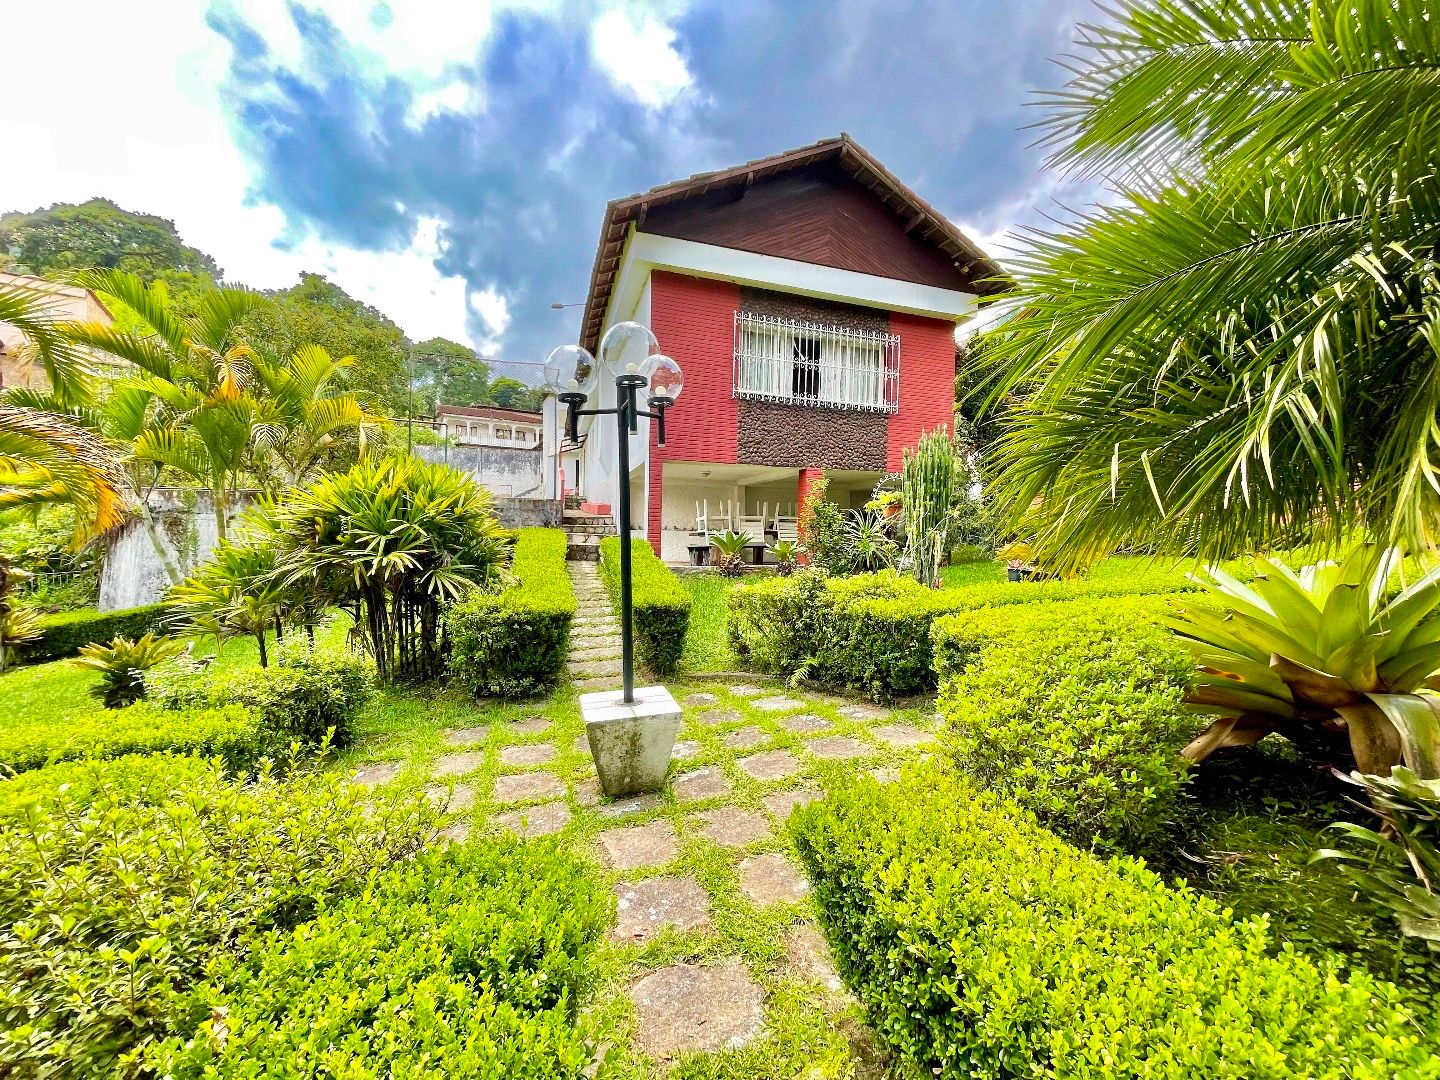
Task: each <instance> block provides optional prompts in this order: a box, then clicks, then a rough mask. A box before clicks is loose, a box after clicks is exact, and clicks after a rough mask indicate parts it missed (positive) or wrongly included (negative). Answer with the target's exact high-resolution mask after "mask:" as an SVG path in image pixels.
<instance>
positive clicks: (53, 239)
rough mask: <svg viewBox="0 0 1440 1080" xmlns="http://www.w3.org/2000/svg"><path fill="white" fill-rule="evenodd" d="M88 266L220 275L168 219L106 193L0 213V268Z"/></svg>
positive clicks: (38, 270)
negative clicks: (80, 200) (81, 200)
mask: <svg viewBox="0 0 1440 1080" xmlns="http://www.w3.org/2000/svg"><path fill="white" fill-rule="evenodd" d="M91 268H100V269H106V270H125V271H128V272H130V273H133V274H137V275H138V276H139V277H140V278H141V279H142V280H143V281H144V282H145V283H146V284H147V285H148V284H149V283H150V282H151V281H153V280H154V279H155V277H156V276H157V275H160V274H162V273H163V272H165V271H178V272H180V273H183V274H192V275H198V276H201V277H203V278H206V279H208V280H211V281H213V280H214V279H217V278H219V277H220V268H219V267H218V266H216V265H215V260H214V259H212V258H211V257H210V256H209V255H207V254H205V253H204V252H203V251H200V250H199V249H198V248H193V247H191V246H190V245H188V244H186V243H185V242H184V241H183V240H181V239H180V234H179V232H178V231H177V230H176V228H175V223H174V222H173V221H170V220H169V219H167V218H162V217H156V216H155V215H153V214H139V213H135V212H134V211H131V210H123V209H121V208H120V207H119V206H117V205H116V204H115V203H113V202H111V201H110V200H109V199H91V200H90V201H89V202H84V203H79V204H78V205H77V204H74V203H55V204H54V205H53V206H50V207H47V208H45V209H43V210H35V211H33V212H31V213H28V214H24V213H19V212H13V213H9V214H3V215H0V269H3V270H10V271H12V272H14V273H23V274H36V275H39V276H41V277H51V276H55V275H57V274H60V273H62V272H64V271H68V270H85V269H91Z"/></svg>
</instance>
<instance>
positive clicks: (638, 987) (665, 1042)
mask: <svg viewBox="0 0 1440 1080" xmlns="http://www.w3.org/2000/svg"><path fill="white" fill-rule="evenodd" d="M627 993H628V995H629V997H630V1001H631V1002H632V1003H633V1005H634V1006H635V1042H636V1045H637V1046H638V1047H639V1048H640V1049H641V1050H643V1051H644V1052H645V1053H647V1054H650V1055H651V1056H653V1057H657V1058H660V1059H661V1060H668V1059H670V1058H672V1057H674V1056H675V1055H676V1054H679V1053H683V1052H685V1051H706V1052H714V1051H717V1050H738V1049H740V1048H741V1047H742V1046H745V1045H747V1044H748V1043H750V1042H752V1041H753V1040H754V1039H755V1038H756V1037H757V1036H758V1035H759V1034H760V1032H761V1031H762V1029H763V1028H764V1024H765V994H764V991H762V990H761V989H760V987H759V986H757V985H756V984H755V983H754V981H752V980H751V978H750V975H749V972H747V971H746V970H745V967H744V965H743V964H739V963H730V964H726V965H724V966H723V967H700V966H698V965H695V964H672V965H671V966H669V967H663V968H660V969H659V970H657V971H652V972H651V973H650V974H648V975H646V976H644V977H643V978H641V979H637V980H636V981H635V982H634V983H631V984H630V986H629V988H628V990H627Z"/></svg>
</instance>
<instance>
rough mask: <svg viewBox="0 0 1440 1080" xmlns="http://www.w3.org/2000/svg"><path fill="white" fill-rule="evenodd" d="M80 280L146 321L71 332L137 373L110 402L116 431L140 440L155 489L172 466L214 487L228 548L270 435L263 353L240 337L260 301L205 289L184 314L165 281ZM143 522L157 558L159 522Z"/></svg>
mask: <svg viewBox="0 0 1440 1080" xmlns="http://www.w3.org/2000/svg"><path fill="white" fill-rule="evenodd" d="M76 280H77V281H78V282H79V283H80V284H81V285H84V286H85V287H86V288H89V289H93V290H95V291H96V292H99V293H104V294H105V295H107V296H111V297H114V298H115V299H117V300H119V301H120V302H121V303H123V304H124V305H125V306H126V307H127V308H128V309H129V310H130V311H131V312H133V313H134V315H135V316H136V318H137V319H138V320H139V322H140V324H141V329H140V330H139V331H135V330H126V329H123V328H121V327H120V326H105V325H102V324H99V323H77V324H73V325H71V326H69V327H67V329H66V337H67V338H68V339H69V340H70V341H71V342H72V343H74V344H77V345H82V346H85V347H88V348H92V349H97V350H100V351H102V352H105V353H108V354H109V355H111V356H113V357H116V358H117V359H119V360H123V361H128V362H129V363H130V364H133V365H134V366H135V368H136V369H138V370H137V372H136V374H135V375H134V377H132V378H130V379H128V380H127V381H126V382H124V383H123V384H122V385H121V386H120V387H118V388H117V389H116V390H115V392H114V393H113V394H112V395H111V399H110V402H109V407H108V410H107V412H108V416H109V418H110V424H111V430H112V432H113V433H114V434H115V435H117V436H118V437H120V438H123V439H126V440H127V441H130V442H131V443H132V451H131V453H132V457H133V459H134V460H136V461H138V462H143V463H148V464H149V465H150V466H151V467H152V469H153V472H152V477H151V480H152V483H153V482H155V481H157V480H158V479H159V476H160V474H161V471H162V470H163V469H165V468H170V469H174V470H176V471H178V472H180V473H182V474H183V475H185V476H187V477H189V478H190V479H192V480H194V481H196V482H197V483H199V484H201V485H203V486H204V487H205V488H207V489H208V490H209V492H210V495H211V498H212V500H213V503H214V513H215V528H216V532H217V534H218V536H219V538H220V539H221V540H222V541H223V540H224V539H225V538H226V535H227V531H228V523H229V518H230V504H231V501H232V499H233V496H234V493H235V490H236V488H237V487H238V486H239V477H240V474H241V472H242V470H243V469H244V468H245V466H246V463H247V460H248V455H249V452H250V449H251V446H252V445H253V443H254V441H255V440H256V438H257V437H261V436H263V435H264V434H265V427H264V420H263V416H262V410H261V408H260V406H259V403H258V401H257V399H256V397H255V396H254V395H253V394H252V393H251V392H250V390H251V386H252V382H253V361H254V358H255V353H254V350H252V349H251V347H250V346H249V345H248V344H246V343H245V342H244V341H243V340H242V339H241V338H240V336H239V333H238V331H239V326H240V323H241V321H242V320H243V319H244V318H245V316H246V315H248V314H249V313H250V312H251V311H252V310H253V309H254V308H255V307H256V305H257V304H259V303H261V302H262V298H261V297H260V296H259V295H258V294H257V293H253V292H250V291H249V290H246V289H231V288H216V289H207V290H205V291H204V292H203V293H202V294H201V295H200V296H199V297H198V299H197V300H196V302H195V307H196V314H195V315H192V316H185V315H182V314H180V313H179V312H178V311H177V310H176V308H175V306H174V305H173V304H172V303H171V301H170V298H169V295H168V293H167V292H166V290H165V287H164V285H163V283H160V282H156V283H155V284H154V285H151V286H149V287H146V285H145V283H144V282H143V281H141V279H140V278H139V277H137V276H136V275H134V274H127V273H124V272H121V271H118V270H87V271H84V272H82V273H80V274H79V275H77V277H76ZM142 515H143V516H144V517H145V519H146V525H147V528H148V529H149V530H150V532H151V539H152V542H154V543H155V544H156V547H157V551H159V550H160V546H159V544H158V536H157V534H156V532H155V524H154V522H153V521H152V520H150V518H149V516H148V514H146V513H144V511H143V510H142ZM166 569H167V572H169V573H170V576H171V580H172V581H173V582H175V583H178V582H179V580H180V577H179V574H178V571H177V570H176V568H175V567H174V565H173V560H168V559H167V567H166Z"/></svg>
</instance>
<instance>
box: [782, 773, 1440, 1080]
mask: <svg viewBox="0 0 1440 1080" xmlns="http://www.w3.org/2000/svg"><path fill="white" fill-rule="evenodd" d="M790 827H791V829H792V830H793V832H794V834H795V836H796V838H797V840H798V843H799V850H800V855H801V859H802V861H803V862H804V865H805V869H806V871H807V873H808V874H809V876H810V879H811V881H812V882H813V883H814V887H815V896H816V899H817V900H818V902H819V904H820V907H821V919H822V923H823V925H824V928H825V931H826V937H827V938H828V939H829V940H830V943H831V945H832V946H833V948H834V949H835V954H836V960H837V963H838V966H839V968H840V971H841V973H842V975H843V976H844V977H845V980H846V981H847V982H848V983H849V985H850V986H851V988H852V989H854V990H855V991H856V993H857V994H858V996H859V997H860V1000H861V1001H862V1003H863V1004H864V1005H865V1008H866V1010H867V1012H868V1013H869V1015H870V1018H871V1021H872V1023H873V1025H874V1028H875V1030H876V1033H877V1034H878V1035H879V1037H880V1039H881V1040H882V1041H883V1042H884V1043H885V1044H886V1045H888V1046H889V1047H890V1049H891V1050H892V1051H893V1052H894V1054H895V1056H896V1058H897V1059H898V1063H899V1064H900V1066H901V1075H906V1076H916V1077H919V1076H925V1077H935V1076H939V1077H954V1078H960V1077H965V1078H972V1077H975V1078H995V1080H998V1078H1002V1077H1003V1078H1011V1077H1021V1076H1028V1077H1041V1076H1043V1077H1051V1078H1055V1080H1068V1078H1072V1077H1075V1078H1079V1077H1085V1078H1094V1077H1106V1078H1112V1077H1146V1078H1175V1080H1181V1078H1183V1080H1194V1078H1196V1077H1206V1078H1207V1080H1216V1078H1223V1080H1240V1078H1245V1080H1270V1078H1275V1080H1279V1078H1282V1077H1284V1078H1289V1077H1295V1076H1304V1077H1323V1078H1334V1080H1339V1078H1341V1077H1344V1078H1347V1080H1348V1078H1365V1080H1372V1078H1373V1080H1381V1078H1387V1080H1389V1078H1394V1077H1402V1076H1403V1077H1434V1076H1436V1075H1437V1074H1440V1059H1437V1058H1435V1057H1433V1056H1432V1055H1434V1053H1435V1049H1436V1048H1435V1046H1434V1045H1431V1044H1429V1040H1431V1039H1432V1037H1431V1036H1428V1035H1425V1034H1424V1031H1425V1030H1426V1029H1425V1027H1424V1026H1423V1020H1424V1018H1423V1017H1417V1016H1415V1015H1413V1014H1412V1013H1410V1012H1408V1011H1407V1010H1406V1008H1405V1007H1404V1005H1403V1004H1402V1003H1401V995H1400V992H1399V991H1398V990H1397V989H1396V988H1395V987H1394V986H1392V985H1390V984H1388V983H1385V982H1381V981H1379V980H1374V979H1371V978H1369V977H1368V976H1366V975H1365V974H1363V973H1354V974H1351V975H1350V976H1349V978H1348V979H1345V978H1342V976H1341V974H1340V971H1339V970H1338V968H1337V966H1336V962H1332V961H1328V960H1322V961H1315V960H1311V959H1309V958H1307V957H1304V956H1301V955H1299V954H1297V953H1294V952H1292V951H1290V950H1289V949H1284V948H1282V949H1280V950H1278V951H1277V950H1276V948H1275V944H1274V942H1272V941H1271V939H1270V935H1269V932H1268V929H1267V923H1266V921H1265V920H1264V919H1260V918H1257V919H1250V920H1246V921H1244V922H1238V921H1236V920H1235V919H1233V918H1232V917H1231V916H1230V914H1229V913H1228V912H1227V911H1226V910H1224V909H1223V908H1222V907H1221V906H1220V905H1219V904H1217V903H1215V902H1214V901H1212V900H1209V899H1207V898H1204V897H1201V896H1198V895H1197V894H1195V893H1193V892H1191V891H1189V890H1187V889H1184V888H1172V887H1169V886H1167V885H1166V884H1165V883H1164V882H1163V881H1162V880H1161V879H1160V878H1159V877H1158V876H1156V875H1155V874H1153V873H1151V872H1150V871H1149V870H1147V869H1146V868H1145V866H1144V864H1143V863H1141V862H1139V861H1137V860H1130V859H1114V860H1110V861H1105V860H1102V859H1099V858H1097V857H1095V856H1093V855H1091V854H1089V853H1087V852H1084V851H1080V850H1078V849H1077V848H1075V847H1073V846H1072V845H1070V844H1068V843H1066V842H1065V841H1063V840H1061V839H1060V838H1059V837H1057V836H1055V835H1054V834H1052V833H1050V832H1049V831H1048V830H1046V829H1044V828H1043V827H1041V826H1039V825H1038V824H1036V823H1035V822H1034V821H1032V820H1030V819H1029V818H1028V817H1027V816H1026V815H1025V814H1024V812H1023V811H1020V810H1018V809H1013V808H1008V807H1006V806H1004V805H1003V804H1002V803H1001V802H1000V801H999V800H998V799H995V798H993V797H992V796H989V795H984V794H978V795H977V794H976V793H975V792H974V791H973V789H972V788H971V786H970V785H969V784H968V783H967V782H965V781H964V780H963V779H960V778H957V777H954V776H953V775H946V774H944V773H943V772H942V771H941V770H939V769H935V768H934V767H933V766H932V767H931V768H930V769H929V770H928V771H922V770H918V769H915V768H912V769H910V770H907V772H906V774H905V775H904V777H903V778H902V780H901V781H899V782H897V783H894V784H890V785H881V784H879V783H878V782H876V781H875V780H874V779H872V778H869V777H860V778H857V779H856V780H855V782H854V783H852V784H850V785H848V786H846V787H844V788H841V789H839V790H836V791H832V792H830V793H829V795H828V796H827V798H826V799H825V800H824V801H823V802H816V803H812V804H811V805H809V806H807V807H805V808H803V809H801V810H798V811H797V812H796V814H795V816H794V817H792V818H791V822H790Z"/></svg>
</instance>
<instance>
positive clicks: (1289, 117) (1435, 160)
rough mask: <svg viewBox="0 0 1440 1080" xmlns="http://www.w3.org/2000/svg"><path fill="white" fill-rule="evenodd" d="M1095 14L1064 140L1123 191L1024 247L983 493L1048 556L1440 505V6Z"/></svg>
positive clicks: (1398, 528)
mask: <svg viewBox="0 0 1440 1080" xmlns="http://www.w3.org/2000/svg"><path fill="white" fill-rule="evenodd" d="M1106 13H1107V15H1109V16H1113V18H1111V19H1110V20H1109V21H1108V22H1107V23H1106V24H1105V25H1098V26H1085V27H1083V28H1082V31H1081V39H1080V41H1079V43H1078V55H1077V56H1076V57H1074V58H1073V59H1072V60H1071V61H1070V62H1068V63H1067V65H1066V66H1067V67H1069V68H1070V70H1072V71H1073V72H1074V77H1073V79H1072V80H1071V81H1070V82H1069V84H1068V85H1067V86H1066V87H1064V88H1063V89H1061V90H1058V91H1056V92H1054V93H1052V94H1050V95H1049V98H1048V102H1049V106H1050V111H1049V118H1048V120H1046V121H1045V122H1044V124H1043V126H1044V127H1045V128H1046V129H1047V132H1048V137H1049V140H1050V143H1051V146H1052V147H1053V148H1054V159H1053V163H1054V164H1055V165H1057V166H1060V167H1067V168H1069V169H1071V170H1072V174H1073V175H1076V176H1078V177H1081V178H1084V179H1089V178H1093V177H1098V176H1103V177H1104V179H1105V183H1106V185H1107V187H1108V188H1110V189H1112V190H1111V194H1110V195H1109V197H1108V198H1107V199H1106V200H1105V201H1104V203H1103V205H1102V206H1100V208H1098V209H1095V210H1091V211H1088V212H1086V213H1083V214H1080V215H1079V216H1078V217H1077V218H1076V219H1075V220H1074V221H1073V222H1072V223H1071V224H1069V225H1068V226H1067V227H1064V228H1062V229H1060V230H1056V231H1036V232H1033V233H1032V234H1031V236H1030V241H1029V245H1028V250H1027V251H1025V252H1023V253H1021V254H1020V256H1019V257H1018V258H1016V259H1013V260H1011V261H1010V262H1009V263H1008V264H1007V265H1008V266H1009V268H1010V269H1011V270H1012V271H1013V272H1014V273H1015V278H1016V284H1015V288H1014V291H1013V292H1012V293H1011V295H1010V297H1009V300H1010V302H1012V303H1013V304H1014V306H1015V308H1016V311H1015V314H1014V317H1012V318H1009V319H1008V320H1006V321H1004V322H1003V323H1002V324H1001V325H1000V326H999V327H998V328H997V329H996V330H995V331H993V332H992V333H991V334H990V335H989V336H988V338H987V339H986V341H985V349H984V350H983V355H982V357H981V361H980V363H981V365H982V369H983V375H984V376H985V379H986V380H988V381H986V383H985V389H984V393H985V394H986V397H987V400H988V402H989V403H990V404H991V405H992V406H995V407H999V408H1001V409H1002V410H1003V412H1004V414H1005V416H1004V428H1005V431H1004V434H1003V435H1002V436H1001V437H1000V438H999V440H998V441H997V442H995V443H993V444H992V445H991V448H990V449H989V451H988V452H987V454H988V456H989V457H990V458H991V460H992V462H993V463H994V465H995V466H996V468H997V475H996V477H995V479H994V481H993V483H992V484H991V486H990V487H989V489H988V495H989V496H990V497H993V498H995V499H996V500H998V501H999V503H1000V505H1001V506H1002V507H1003V509H1004V510H1005V511H1006V513H1007V515H1008V517H1009V518H1010V520H1011V521H1012V522H1024V527H1025V528H1026V529H1027V531H1030V530H1033V532H1034V533H1035V543H1036V555H1037V560H1038V561H1039V562H1040V563H1042V564H1051V563H1056V564H1060V567H1059V568H1062V569H1063V568H1065V564H1070V565H1072V566H1075V565H1083V564H1085V563H1087V562H1089V561H1092V560H1093V559H1094V558H1096V557H1098V556H1102V555H1106V554H1109V553H1110V552H1112V551H1114V550H1115V549H1116V548H1117V547H1121V546H1125V545H1128V544H1132V543H1136V542H1143V543H1144V544H1146V545H1149V546H1150V547H1151V548H1152V549H1158V550H1167V551H1187V550H1193V551H1196V552H1198V553H1199V554H1200V555H1201V556H1203V557H1208V558H1224V557H1227V556H1229V555H1230V554H1232V553H1233V552H1235V551H1237V550H1245V549H1247V548H1249V549H1260V550H1273V549H1275V548H1276V547H1277V546H1279V543H1280V542H1281V540H1282V538H1285V537H1288V536H1289V535H1291V534H1292V533H1293V532H1294V531H1295V530H1296V528H1297V527H1303V528H1305V529H1307V530H1308V531H1309V532H1310V533H1311V534H1312V536H1313V537H1314V538H1315V539H1316V540H1318V541H1321V542H1324V543H1326V544H1328V545H1331V546H1336V547H1338V546H1340V545H1341V544H1343V542H1344V538H1345V537H1346V536H1347V535H1353V534H1354V532H1355V531H1356V529H1357V526H1358V527H1360V529H1361V530H1363V531H1364V532H1366V533H1370V534H1373V535H1375V536H1376V537H1377V538H1378V539H1380V540H1381V541H1383V542H1385V543H1388V544H1399V545H1402V546H1405V547H1406V548H1408V549H1410V550H1416V549H1417V548H1418V547H1420V546H1424V545H1426V544H1429V543H1431V542H1432V541H1433V540H1434V539H1435V537H1436V533H1437V526H1440V458H1437V454H1440V426H1437V425H1436V423H1435V416H1436V410H1437V405H1440V377H1437V374H1436V373H1437V371H1440V362H1437V361H1440V262H1437V248H1436V243H1437V240H1440V167H1437V166H1440V150H1437V148H1440V110H1437V109H1435V108H1434V107H1433V106H1434V102H1435V100H1436V99H1437V96H1440V19H1437V18H1436V17H1435V16H1436V12H1435V7H1434V4H1433V3H1429V2H1427V0H1291V2H1281V0H1261V2H1257V3H1249V4H1241V3H1232V2H1231V0H1154V2H1153V3H1146V4H1138V3H1126V4H1122V5H1115V6H1113V7H1111V8H1108V9H1107V12H1106Z"/></svg>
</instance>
